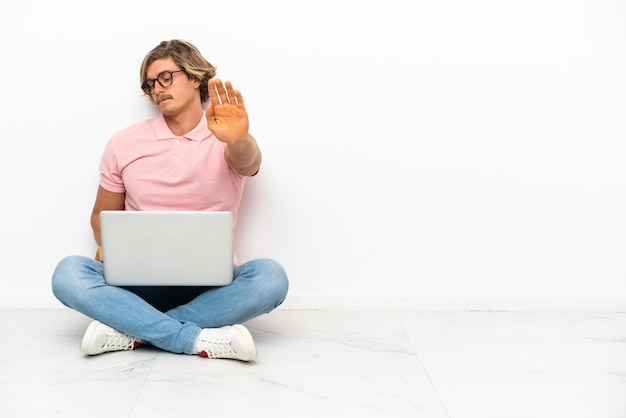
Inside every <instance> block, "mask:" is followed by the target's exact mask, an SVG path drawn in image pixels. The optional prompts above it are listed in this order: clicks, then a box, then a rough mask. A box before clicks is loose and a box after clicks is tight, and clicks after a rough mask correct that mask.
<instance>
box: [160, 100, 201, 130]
mask: <svg viewBox="0 0 626 418" xmlns="http://www.w3.org/2000/svg"><path fill="white" fill-rule="evenodd" d="M163 116H164V117H165V122H166V123H167V126H168V127H169V128H170V131H172V133H173V134H174V135H177V136H183V135H185V134H186V133H187V132H189V131H191V130H192V129H193V128H195V127H196V125H198V122H200V119H201V118H202V117H203V116H204V111H203V110H202V107H201V106H198V107H196V108H194V109H189V110H187V111H186V112H181V113H177V114H171V115H167V114H165V113H164V114H163Z"/></svg>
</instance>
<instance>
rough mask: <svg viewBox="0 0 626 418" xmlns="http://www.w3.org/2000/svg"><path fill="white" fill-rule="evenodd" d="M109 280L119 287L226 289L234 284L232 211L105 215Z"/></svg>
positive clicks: (103, 230)
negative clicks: (215, 287) (225, 287)
mask: <svg viewBox="0 0 626 418" xmlns="http://www.w3.org/2000/svg"><path fill="white" fill-rule="evenodd" d="M100 232H101V237H102V253H103V258H104V279H105V281H106V283H108V284H111V285H116V286H225V285H228V284H230V283H231V282H232V281H233V268H234V265H233V217H232V213H230V212H202V211H193V212H191V211H124V210H121V211H102V212H100Z"/></svg>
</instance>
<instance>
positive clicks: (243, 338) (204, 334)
mask: <svg viewBox="0 0 626 418" xmlns="http://www.w3.org/2000/svg"><path fill="white" fill-rule="evenodd" d="M196 351H197V354H198V355H200V356H202V357H208V358H225V359H235V360H242V361H254V360H256V358H257V351H256V346H255V345H254V340H253V339H252V335H250V332H249V331H248V330H247V329H246V327H244V326H243V325H239V324H236V325H228V326H225V327H221V328H204V329H203V330H202V331H200V335H199V336H198V339H197V340H196Z"/></svg>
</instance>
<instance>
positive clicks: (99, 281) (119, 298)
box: [52, 256, 289, 354]
mask: <svg viewBox="0 0 626 418" xmlns="http://www.w3.org/2000/svg"><path fill="white" fill-rule="evenodd" d="M234 278H235V280H234V281H233V283H232V284H231V285H229V286H222V287H187V286H185V287H176V286H168V287H164V286H151V287H117V286H110V285H107V284H106V283H105V282H104V266H103V264H102V263H101V262H99V261H96V260H94V259H91V258H88V257H83V256H69V257H66V258H64V259H63V260H61V261H60V262H59V264H58V265H57V267H56V269H55V271H54V273H53V275H52V292H53V293H54V295H55V296H56V298H57V299H58V300H59V301H61V303H63V304H64V305H65V306H68V307H70V308H72V309H75V310H77V311H78V312H81V313H83V314H84V315H87V316H88V317H90V318H93V319H97V320H98V321H100V322H103V323H105V324H107V325H109V326H111V327H113V328H115V329H116V330H118V331H121V332H123V333H125V334H129V335H132V336H134V337H136V338H139V339H141V340H142V341H144V342H146V343H149V344H151V345H153V346H155V347H158V348H160V349H162V350H166V351H170V352H173V353H186V354H191V353H192V350H193V347H194V344H195V341H196V338H197V337H198V335H199V334H200V331H201V329H202V328H217V327H221V326H225V325H232V324H238V323H243V322H245V321H247V320H249V319H252V318H255V317H257V316H259V315H262V314H264V313H268V312H270V311H272V310H273V309H275V308H276V307H278V306H279V305H280V304H281V303H282V302H283V301H284V300H285V297H286V296H287V290H288V288H289V283H288V279H287V275H286V273H285V271H284V269H283V268H282V267H281V266H280V264H278V263H277V262H275V261H273V260H270V259H257V260H252V261H249V262H247V263H244V264H241V265H239V266H235V268H234Z"/></svg>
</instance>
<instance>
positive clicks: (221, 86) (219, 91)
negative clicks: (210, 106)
mask: <svg viewBox="0 0 626 418" xmlns="http://www.w3.org/2000/svg"><path fill="white" fill-rule="evenodd" d="M215 87H216V88H217V94H218V96H219V97H220V102H221V104H226V103H229V100H228V95H227V94H226V89H225V88H224V84H223V83H222V80H219V79H218V80H215ZM215 104H217V103H215Z"/></svg>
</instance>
